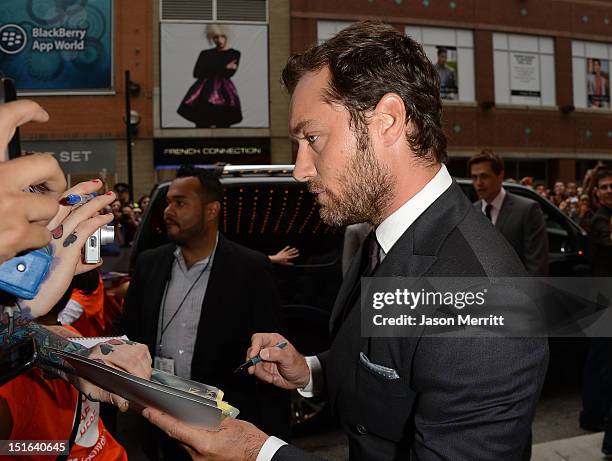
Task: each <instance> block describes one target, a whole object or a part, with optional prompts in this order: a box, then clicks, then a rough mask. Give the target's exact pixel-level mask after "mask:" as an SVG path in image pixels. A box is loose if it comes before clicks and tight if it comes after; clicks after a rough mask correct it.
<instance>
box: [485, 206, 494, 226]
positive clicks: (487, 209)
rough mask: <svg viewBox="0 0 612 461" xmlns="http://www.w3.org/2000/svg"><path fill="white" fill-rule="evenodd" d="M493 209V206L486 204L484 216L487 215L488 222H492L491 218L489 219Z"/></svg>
mask: <svg viewBox="0 0 612 461" xmlns="http://www.w3.org/2000/svg"><path fill="white" fill-rule="evenodd" d="M492 209H493V205H491V204H490V203H487V206H486V207H485V214H486V215H487V218H489V221H491V222H493V218H492V217H491V210H492Z"/></svg>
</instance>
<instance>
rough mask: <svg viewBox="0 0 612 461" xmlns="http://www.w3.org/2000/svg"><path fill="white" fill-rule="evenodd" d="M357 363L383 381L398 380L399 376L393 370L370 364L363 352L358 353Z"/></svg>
mask: <svg viewBox="0 0 612 461" xmlns="http://www.w3.org/2000/svg"><path fill="white" fill-rule="evenodd" d="M359 361H360V362H361V364H362V365H363V366H364V367H366V368H367V369H368V370H370V371H371V372H373V373H376V374H377V375H379V376H382V377H383V378H385V379H390V380H391V379H400V375H398V374H397V371H395V370H394V369H393V368H389V367H385V366H383V365H378V364H377V363H373V362H370V359H369V358H368V356H367V355H365V354H364V353H363V352H360V353H359Z"/></svg>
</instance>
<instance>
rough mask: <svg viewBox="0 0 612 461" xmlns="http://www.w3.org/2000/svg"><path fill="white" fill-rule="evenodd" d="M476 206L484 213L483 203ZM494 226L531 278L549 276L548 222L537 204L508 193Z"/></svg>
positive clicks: (477, 202)
mask: <svg viewBox="0 0 612 461" xmlns="http://www.w3.org/2000/svg"><path fill="white" fill-rule="evenodd" d="M474 206H476V207H477V208H478V210H479V211H481V212H482V201H481V200H478V201H476V202H475V203H474ZM495 227H496V228H497V230H499V231H500V232H501V233H502V235H503V236H504V237H506V240H508V242H510V245H512V248H514V250H515V251H516V253H517V254H518V256H519V258H521V261H522V262H523V264H524V265H525V269H527V273H528V274H529V275H533V276H539V277H545V276H546V275H548V234H547V232H546V220H545V219H544V213H542V208H540V205H539V204H538V203H537V202H536V201H534V200H531V199H528V198H526V197H521V196H520V195H515V194H511V193H510V192H508V191H506V197H505V198H504V202H503V203H502V207H501V210H499V215H498V216H497V221H496V222H495Z"/></svg>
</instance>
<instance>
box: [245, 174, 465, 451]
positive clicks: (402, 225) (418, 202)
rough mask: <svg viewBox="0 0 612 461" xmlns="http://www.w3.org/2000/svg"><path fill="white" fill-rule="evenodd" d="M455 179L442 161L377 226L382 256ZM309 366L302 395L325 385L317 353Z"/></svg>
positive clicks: (268, 445) (272, 445) (271, 443)
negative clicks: (404, 200) (424, 183)
mask: <svg viewBox="0 0 612 461" xmlns="http://www.w3.org/2000/svg"><path fill="white" fill-rule="evenodd" d="M452 183H453V178H451V175H450V174H449V173H448V170H447V169H446V166H445V165H444V164H442V166H441V167H440V170H438V172H437V173H436V175H435V176H434V177H433V178H432V179H431V180H430V181H429V182H428V183H427V184H426V185H425V187H423V189H421V190H420V191H419V192H417V193H416V194H415V195H414V196H413V197H412V198H411V199H410V200H408V201H407V202H406V203H404V204H403V205H402V206H401V207H399V208H398V209H397V210H395V211H394V212H393V213H392V214H391V215H389V216H388V217H387V219H385V220H384V221H383V222H382V223H380V225H379V226H378V227H377V228H376V240H378V244H379V245H380V260H381V261H382V260H383V259H384V258H385V256H387V254H388V253H389V251H390V250H391V248H392V247H393V245H395V243H396V242H397V241H398V240H399V238H400V237H401V236H402V235H403V234H404V232H406V230H408V228H409V227H410V226H411V225H412V223H414V222H415V221H416V220H417V218H418V217H419V216H421V214H423V212H424V211H425V210H426V209H427V208H429V207H430V206H431V204H432V203H434V202H435V201H436V200H437V199H438V197H440V196H441V195H442V194H443V193H444V192H445V191H446V190H447V189H448V188H449V187H450V186H451V184H452ZM306 364H307V365H308V368H309V370H310V381H309V382H308V384H307V385H306V387H304V388H303V389H298V392H299V393H300V394H301V395H302V396H303V397H314V396H315V395H317V394H318V393H319V392H320V390H321V389H322V388H323V380H324V374H323V368H322V367H321V362H320V361H319V359H318V358H317V357H316V356H312V357H306ZM283 445H286V442H284V441H282V440H281V439H279V438H277V437H269V438H268V440H266V442H265V443H264V445H263V446H262V448H261V450H260V452H259V454H258V455H257V459H256V461H270V460H271V459H272V457H273V456H274V454H275V453H276V452H277V450H278V449H279V448H280V447H282V446H283Z"/></svg>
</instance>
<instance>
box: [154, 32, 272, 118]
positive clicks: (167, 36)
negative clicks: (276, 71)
mask: <svg viewBox="0 0 612 461" xmlns="http://www.w3.org/2000/svg"><path fill="white" fill-rule="evenodd" d="M161 122H162V123H161V125H162V128H174V127H176V128H183V127H195V128H233V127H267V126H269V122H268V59H267V26H260V25H242V24H215V23H210V24H202V23H197V24H196V23H163V24H162V26H161Z"/></svg>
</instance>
